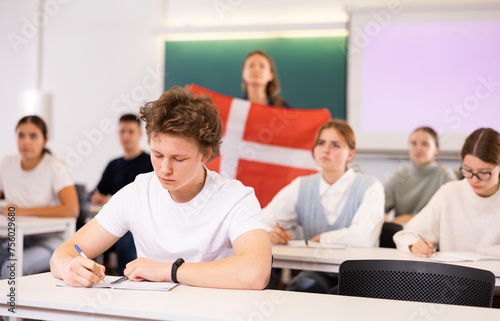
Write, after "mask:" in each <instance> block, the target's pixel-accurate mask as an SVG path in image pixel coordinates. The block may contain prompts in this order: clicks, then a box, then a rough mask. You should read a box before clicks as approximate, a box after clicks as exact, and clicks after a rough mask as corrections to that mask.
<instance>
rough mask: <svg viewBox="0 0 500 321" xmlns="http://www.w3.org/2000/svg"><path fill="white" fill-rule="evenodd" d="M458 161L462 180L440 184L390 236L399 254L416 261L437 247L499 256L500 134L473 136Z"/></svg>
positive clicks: (488, 131) (489, 132)
mask: <svg viewBox="0 0 500 321" xmlns="http://www.w3.org/2000/svg"><path fill="white" fill-rule="evenodd" d="M461 158H462V166H461V168H460V170H461V171H462V174H463V176H464V177H465V178H464V179H463V180H461V181H452V182H449V183H447V184H445V185H443V186H442V187H441V188H440V189H439V190H438V191H437V192H436V194H435V195H434V196H433V197H432V199H431V200H430V202H429V203H428V204H427V206H426V207H424V208H423V209H422V211H421V212H420V213H419V214H418V215H417V216H415V217H414V218H413V219H412V220H411V221H410V222H408V224H406V226H405V229H404V230H402V231H400V232H398V233H396V234H395V235H394V242H395V243H396V245H397V248H398V249H399V250H402V251H406V252H411V253H413V254H414V255H415V256H420V257H428V256H429V255H431V254H433V253H434V249H435V248H439V250H440V251H475V252H480V253H483V254H488V255H494V256H499V257H500V191H499V176H500V169H499V166H500V134H499V133H498V132H497V131H495V130H493V129H491V128H480V129H478V130H476V131H474V132H473V133H472V134H471V135H470V136H469V137H468V138H467V139H466V141H465V143H464V146H463V148H462V152H461ZM422 238H423V239H425V241H424V240H422Z"/></svg>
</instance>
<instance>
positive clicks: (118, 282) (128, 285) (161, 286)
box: [57, 275, 178, 291]
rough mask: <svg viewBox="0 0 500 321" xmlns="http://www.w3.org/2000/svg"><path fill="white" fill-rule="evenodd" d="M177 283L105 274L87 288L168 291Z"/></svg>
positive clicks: (60, 284)
mask: <svg viewBox="0 0 500 321" xmlns="http://www.w3.org/2000/svg"><path fill="white" fill-rule="evenodd" d="M177 285H178V283H174V282H152V281H138V282H136V281H131V280H129V279H128V278H127V277H126V276H121V277H120V276H111V275H107V276H106V277H105V278H104V282H101V283H97V284H94V285H92V286H89V288H108V289H109V288H111V289H125V290H154V291H170V290H172V289H173V288H175V287H176V286H177ZM57 286H69V285H67V284H66V283H64V282H62V281H61V282H59V283H58V284H57Z"/></svg>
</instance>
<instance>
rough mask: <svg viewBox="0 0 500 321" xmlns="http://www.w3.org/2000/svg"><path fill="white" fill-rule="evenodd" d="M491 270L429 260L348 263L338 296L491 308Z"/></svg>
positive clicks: (343, 267)
mask: <svg viewBox="0 0 500 321" xmlns="http://www.w3.org/2000/svg"><path fill="white" fill-rule="evenodd" d="M494 289H495V275H494V274H493V273H491V272H490V271H485V270H480V269H475V268H470V267H464V266H458V265H451V264H443V263H434V262H426V261H400V260H348V261H344V262H343V263H342V264H341V265H340V268H339V287H338V294H339V295H347V296H358V297H368V298H380V299H390V300H403V301H417V302H429V303H443V304H454V305H468V306H477V307H491V304H492V301H493V293H494Z"/></svg>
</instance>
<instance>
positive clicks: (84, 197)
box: [75, 184, 89, 231]
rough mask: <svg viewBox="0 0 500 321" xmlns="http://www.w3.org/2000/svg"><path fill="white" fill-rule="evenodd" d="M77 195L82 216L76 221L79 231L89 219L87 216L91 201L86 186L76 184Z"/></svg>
mask: <svg viewBox="0 0 500 321" xmlns="http://www.w3.org/2000/svg"><path fill="white" fill-rule="evenodd" d="M75 188H76V194H77V195H78V203H79V204H80V214H79V215H78V218H77V219H76V230H77V231H78V230H79V229H80V227H82V226H83V225H85V221H86V219H87V214H88V211H89V205H88V204H89V200H88V193H87V189H86V188H85V185H82V184H75Z"/></svg>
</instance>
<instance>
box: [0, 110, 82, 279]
mask: <svg viewBox="0 0 500 321" xmlns="http://www.w3.org/2000/svg"><path fill="white" fill-rule="evenodd" d="M16 133H17V147H18V150H19V154H18V155H13V156H6V157H5V158H4V159H3V160H2V162H1V164H0V193H3V195H4V197H5V199H6V201H7V203H8V204H7V205H6V206H4V207H3V208H2V213H3V214H7V213H8V212H9V210H8V209H9V208H15V211H14V212H15V215H16V216H45V217H76V216H78V210H79V207H78V197H77V193H76V189H75V186H74V183H73V180H72V179H71V176H70V175H69V172H68V169H67V167H66V166H65V165H64V164H63V163H62V162H61V161H60V160H58V159H57V158H56V157H54V156H53V155H52V154H51V153H50V152H49V151H48V149H47V148H46V147H45V146H46V144H47V140H48V136H47V126H46V125H45V122H44V121H43V120H42V119H41V118H40V117H38V116H26V117H23V118H22V119H21V120H20V121H19V122H18V123H17V126H16ZM62 242H63V239H61V238H60V237H53V236H43V237H26V238H25V240H24V257H23V260H24V268H23V274H24V275H28V274H33V273H39V272H43V271H48V269H49V260H50V256H51V255H52V252H53V251H54V250H55V249H56V248H57V247H58V246H59V245H61V244H62ZM4 243H5V242H4ZM4 245H5V244H2V250H1V251H2V252H1V253H0V262H1V264H2V270H1V273H2V278H5V277H7V276H8V270H7V267H6V266H7V263H6V262H5V260H6V258H7V248H6V247H4Z"/></svg>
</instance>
